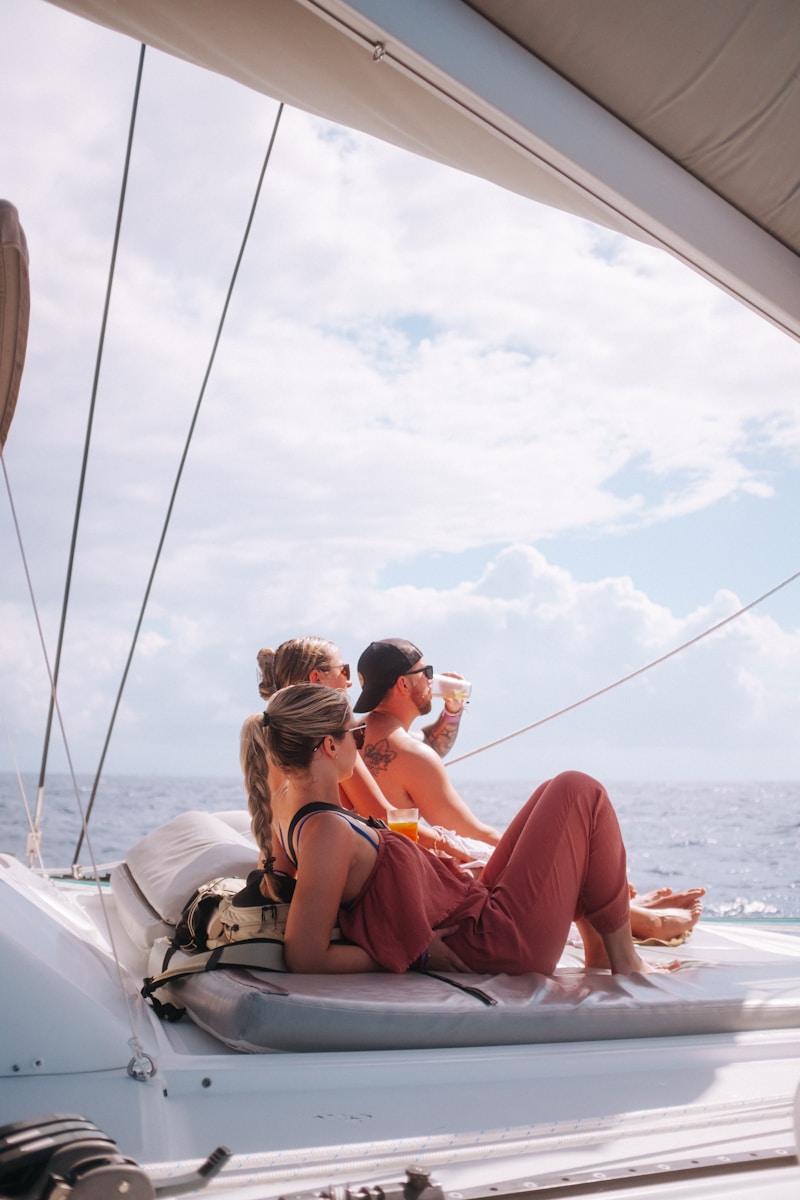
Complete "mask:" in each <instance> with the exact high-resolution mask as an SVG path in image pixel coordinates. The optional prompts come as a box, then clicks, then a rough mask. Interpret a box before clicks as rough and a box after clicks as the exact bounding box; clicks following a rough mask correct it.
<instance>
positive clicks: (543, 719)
mask: <svg viewBox="0 0 800 1200" xmlns="http://www.w3.org/2000/svg"><path fill="white" fill-rule="evenodd" d="M797 579H800V571H796V572H795V573H794V575H790V576H789V578H788V579H784V580H783V582H782V583H778V584H776V585H775V587H773V588H770V589H769V591H768V592H764V594H763V595H761V596H759V597H758V598H757V599H756V600H751V601H750V603H749V604H745V605H744V606H743V607H742V608H739V609H737V610H736V612H734V613H731V614H730V616H728V617H724V618H723V619H722V620H721V621H717V623H716V624H715V625H711V626H710V627H709V628H708V629H706V630H704V631H703V632H702V633H698V634H697V635H696V636H695V637H693V638H689V641H688V642H683V643H682V644H681V645H680V646H676V647H675V648H674V649H673V650H670V651H668V652H667V653H666V654H662V655H661V656H660V657H659V658H654V659H653V660H652V662H649V663H647V664H646V665H645V666H643V667H639V668H638V669H637V670H636V671H631V673H630V674H629V675H623V676H622V678H621V679H617V680H615V681H614V683H609V684H607V685H606V687H602V688H599V689H598V690H597V691H596V692H592V693H591V694H590V695H588V696H584V697H583V699H582V700H576V701H575V702H574V703H573V704H568V705H567V706H566V707H565V708H559V709H558V710H557V711H556V712H552V713H550V714H549V716H546V717H541V718H540V719H539V720H538V721H533V722H532V723H531V724H530V725H523V727H522V729H515V730H514V732H513V733H507V734H505V736H504V737H500V738H496V739H495V740H494V741H493V742H486V744H485V745H483V746H478V748H477V749H476V750H469V751H468V752H467V753H466V754H461V755H459V756H458V758H451V759H449V760H448V762H447V764H446V765H447V766H448V767H453V766H455V764H456V763H461V762H465V761H466V760H467V759H468V758H474V757H475V756H476V755H477V754H483V752H484V751H485V750H493V749H494V747H495V746H502V745H503V743H504V742H510V741H511V740H512V738H517V737H520V735H521V734H523V733H530V731H531V730H532V729H538V728H539V726H540V725H546V724H547V723H548V721H554V720H555V719H556V717H563V716H564V715H565V713H568V712H572V711H573V710H574V709H576V708H580V707H581V706H582V705H584V704H588V703H589V701H590V700H596V699H597V698H598V697H599V696H604V695H605V694H606V692H611V691H613V690H614V688H618V687H621V686H622V684H623V683H629V682H630V680H631V679H636V677H637V676H638V675H644V673H645V672H646V671H651V670H652V669H653V667H657V666H659V665H660V664H661V663H663V662H666V661H667V659H669V658H674V657H675V655H676V654H681V653H682V652H683V651H684V650H688V649H689V647H690V646H694V645H696V644H697V642H701V641H702V640H703V638H707V637H709V636H710V635H711V634H712V633H716V632H717V630H719V629H722V628H723V626H725V625H729V624H730V622H731V621H735V620H736V619H737V618H738V617H741V616H742V615H743V614H744V613H746V612H749V610H750V609H751V608H755V607H756V605H757V604H761V603H762V602H763V601H764V600H768V599H769V597H770V596H774V595H775V593H776V592H779V591H780V590H781V588H785V587H788V585H789V584H790V583H794V582H795V580H797Z"/></svg>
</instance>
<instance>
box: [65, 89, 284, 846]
mask: <svg viewBox="0 0 800 1200" xmlns="http://www.w3.org/2000/svg"><path fill="white" fill-rule="evenodd" d="M282 115H283V103H280V104H279V105H278V112H277V115H276V117H275V123H274V125H273V127H272V135H271V137H270V140H269V145H268V146H267V152H266V155H265V157H264V162H263V165H262V167H261V173H260V175H259V177H258V183H257V184H256V190H255V195H254V196H253V201H252V204H251V206H250V214H249V216H248V219H247V224H246V226H245V230H244V235H243V237H242V242H241V245H240V247H239V253H238V255H237V258H236V263H235V265H234V268H233V273H232V275H231V280H230V283H229V285H228V292H227V295H226V297H225V303H224V304H223V306H222V313H221V315H220V319H219V324H218V326H217V332H216V336H215V338H214V343H213V345H212V348H211V354H210V356H209V360H208V365H207V367H206V371H205V375H204V376H203V382H202V384H201V387H200V394H199V396H198V398H197V403H196V405H195V409H194V414H193V416H192V420H191V422H190V424H189V430H188V433H187V435H186V442H185V444H184V447H183V453H182V455H181V458H180V462H179V464H178V471H177V474H176V476H175V483H174V484H173V488H172V494H171V496H170V500H169V504H168V505H167V512H166V516H165V518H164V524H163V527H162V530H161V536H160V538H159V541H158V546H157V548H156V553H155V558H154V559H153V565H152V568H151V570H150V577H149V579H148V581H147V586H146V588H145V592H144V597H143V599H142V604H141V608H140V610H139V616H138V619H137V621H136V627H135V629H134V633H133V638H132V640H131V646H130V650H129V651H128V657H127V660H126V662H125V667H124V670H123V672H122V678H121V680H120V684H119V689H118V691H117V696H116V700H115V701H114V707H113V709H112V712H111V720H110V721H109V725H108V730H107V732H106V737H105V741H104V743H103V749H102V752H101V754H100V761H99V763H98V767H97V773H96V775H95V778H94V782H93V784H92V791H91V795H90V797H89V803H88V805H87V809H86V820H87V821H88V820H89V817H90V816H91V813H92V809H93V808H94V802H95V798H96V796H97V789H98V787H99V785H100V776H101V775H102V772H103V766H104V764H105V760H106V754H107V752H108V747H109V743H110V741H111V734H112V732H113V730H114V724H115V722H116V719H117V712H118V711H119V706H120V703H121V701H122V693H123V690H124V688H125V684H126V682H127V679H128V672H129V671H130V667H131V662H132V661H133V655H134V651H135V650H136V643H137V641H138V638H139V633H140V631H141V628H142V622H143V621H144V615H145V611H146V609H147V603H148V601H149V599H150V592H151V590H152V587H153V581H154V579H155V574H156V570H157V568H158V564H159V561H160V559H161V552H162V550H163V548H164V542H165V541H166V537H167V530H168V528H169V523H170V519H171V517H172V512H173V509H174V507H175V500H176V498H177V494H178V487H179V485H180V482H181V478H182V476H183V468H184V466H185V465H186V459H187V457H188V454H189V446H190V444H191V441H192V437H193V435H194V430H195V426H196V425H197V420H198V417H199V415H200V406H201V405H202V403H203V398H204V396H205V392H206V387H207V385H208V381H209V378H210V376H211V369H212V367H213V365H214V360H215V358H216V354H217V349H218V347H219V343H220V340H221V338H222V330H223V327H224V325H225V319H226V317H227V315H228V308H229V306H230V302H231V296H232V295H233V289H234V286H235V284H236V280H237V277H238V275H239V268H240V266H241V263H242V259H243V257H244V252H245V248H246V246H247V241H248V238H249V236H250V230H251V228H252V225H253V219H254V217H255V213H256V208H257V207H258V201H259V198H260V196H261V188H262V185H263V182H264V177H265V175H266V173H267V167H268V166H269V160H270V157H271V155H272V148H273V146H274V145H275V138H276V136H277V133H278V126H279V125H280V120H281V116H282ZM84 829H85V826H84ZM83 833H84V830H81V835H80V837H79V838H78V843H77V845H76V847H75V854H74V856H73V860H72V861H73V865H75V863H77V861H78V855H79V854H80V851H81V846H82V844H83Z"/></svg>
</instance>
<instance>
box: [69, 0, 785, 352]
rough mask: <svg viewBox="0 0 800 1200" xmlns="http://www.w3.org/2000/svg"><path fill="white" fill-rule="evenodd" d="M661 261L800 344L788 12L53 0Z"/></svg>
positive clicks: (562, 1)
mask: <svg viewBox="0 0 800 1200" xmlns="http://www.w3.org/2000/svg"><path fill="white" fill-rule="evenodd" d="M54 2H55V3H58V4H59V5H60V6H61V7H63V8H66V9H69V10H71V11H73V12H75V13H77V14H80V15H82V16H84V17H88V18H90V19H92V20H95V21H97V22H99V23H100V24H102V25H105V26H108V27H109V28H111V29H115V30H117V31H119V32H122V33H125V34H129V35H130V36H132V37H134V38H136V39H137V40H138V41H143V42H146V43H147V44H149V45H151V46H154V47H157V48H158V49H160V50H163V51H166V52H167V53H169V54H174V55H177V56H178V57H180V58H183V59H186V60H188V61H190V62H193V63H196V64H198V65H199V66H202V67H207V68H209V69H210V70H213V71H216V72H219V73H221V74H223V75H227V76H229V77H231V78H233V79H236V80H239V81H240V82H241V83H244V84H246V85H247V86H248V87H251V88H254V89H256V90H258V91H261V92H264V93H266V94H267V95H269V96H272V97H274V98H276V99H280V100H283V101H285V102H286V103H287V104H290V105H293V106H295V107H298V108H301V109H305V110H307V111H309V112H313V113H316V114H318V115H320V116H323V117H326V118H328V119H329V120H332V121H335V122H337V123H339V124H342V125H347V126H350V127H353V128H356V129H360V130H363V131H365V132H367V133H370V134H373V135H375V136H376V137H379V138H382V139H384V140H386V141H389V142H392V143H394V144H396V145H398V146H402V147H403V148H405V149H407V150H411V151H413V152H414V153H417V154H421V155H424V156H427V157H429V158H432V159H435V160H437V161H439V162H443V163H447V164H449V165H451V166H453V167H456V168H458V169H460V170H464V171H468V172H470V173H472V174H475V175H478V176H481V177H483V178H485V179H488V180H491V181H493V182H494V183H497V184H499V185H500V186H502V187H506V188H509V189H511V190H512V191H515V192H518V193H521V194H522V195H525V196H528V197H530V198H531V199H534V200H538V201H541V202H543V203H545V204H550V205H553V206H555V207H557V208H561V209H563V210H566V211H569V212H573V213H575V214H577V215H579V216H582V217H586V218H588V219H590V220H592V221H596V222H598V223H600V224H602V225H604V226H607V227H608V228H611V229H614V230H617V231H620V232H623V233H626V234H629V235H630V236H633V237H636V238H639V239H641V240H644V241H648V242H651V243H653V244H657V245H661V246H663V247H664V248H665V249H667V250H668V251H670V252H671V253H672V254H674V255H676V256H677V257H678V258H680V259H682V260H683V261H684V262H686V263H687V264H688V265H689V266H691V267H693V268H694V269H695V270H697V271H699V272H701V273H702V274H703V275H705V276H707V277H708V278H709V279H711V280H713V281H714V282H715V283H717V284H718V285H719V286H720V287H722V288H724V289H725V290H726V291H728V292H730V293H731V294H732V295H734V296H736V297H737V298H738V299H740V300H741V301H743V302H744V303H745V304H748V305H749V306H750V307H751V308H753V309H755V310H756V311H758V312H759V313H761V314H762V315H763V316H765V317H767V318H768V319H769V320H771V321H773V322H774V323H775V324H776V325H778V326H780V327H781V328H782V329H784V330H785V331H787V332H788V333H791V334H792V335H793V336H795V337H798V338H800V5H798V4H797V2H796V0H670V3H669V4H664V3H663V2H662V0H601V2H598V3H593V4H588V3H586V0H526V3H524V4H519V3H516V2H514V0H473V2H472V3H466V2H465V0H402V3H398V2H397V0H350V2H348V3H345V2H344V0H225V3H224V4H220V3H219V0H124V3H120V2H119V0H54Z"/></svg>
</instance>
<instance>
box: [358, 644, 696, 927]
mask: <svg viewBox="0 0 800 1200" xmlns="http://www.w3.org/2000/svg"><path fill="white" fill-rule="evenodd" d="M432 675H433V668H432V667H430V666H429V665H428V664H427V663H426V662H425V659H424V657H423V654H422V651H421V650H420V649H419V648H418V647H417V646H415V645H414V644H413V642H408V641H406V640H404V639H403V638H386V639H384V640H382V641H379V642H371V643H370V644H369V646H367V648H366V650H365V651H364V653H363V654H362V655H361V657H360V658H359V660H358V677H359V681H360V683H361V688H362V691H361V695H360V696H359V698H358V700H357V702H356V704H355V705H354V708H353V711H354V712H357V713H367V714H368V715H367V720H366V726H367V728H366V737H365V742H364V748H363V750H362V755H363V758H364V762H365V763H366V764H367V767H368V768H369V771H370V773H371V774H372V776H373V777H374V779H375V781H376V782H377V783H378V785H379V787H380V789H381V791H382V792H383V794H384V796H385V797H386V799H387V800H388V801H389V803H390V804H391V805H392V806H393V807H395V808H417V809H419V813H420V816H422V817H424V819H425V820H426V821H427V822H428V823H429V824H430V825H439V826H443V827H444V828H445V829H453V830H455V832H456V833H459V834H461V836H462V837H470V838H476V839H477V840H478V841H482V842H488V843H489V844H490V845H492V846H496V845H497V843H498V841H499V840H500V833H499V831H498V830H497V829H494V828H493V827H492V826H491V825H487V824H485V823H484V822H483V821H480V820H479V819H478V817H476V815H475V814H474V813H473V812H472V810H471V809H470V808H469V806H468V805H467V804H466V803H465V801H464V800H462V798H461V797H460V796H459V794H458V792H457V791H456V789H455V788H454V787H453V785H452V783H451V782H450V778H449V776H448V774H447V771H446V770H445V767H444V764H443V763H442V758H443V757H444V755H445V754H446V753H447V752H448V751H449V750H450V749H451V747H452V745H453V743H454V742H455V739H456V735H457V733H458V726H459V722H460V719H461V713H462V711H463V707H464V705H463V701H461V700H455V699H446V700H445V702H444V710H443V712H442V713H441V715H440V717H439V718H438V719H437V720H436V721H435V722H434V723H433V724H432V725H429V726H427V727H426V728H425V729H424V730H422V731H421V733H422V736H421V737H420V735H419V734H414V733H412V732H410V729H411V725H412V723H413V722H414V721H415V720H416V719H417V718H418V717H420V716H425V715H426V714H427V713H429V712H430V711H431V701H432V691H431V683H430V679H431V676H432ZM631 893H632V903H631V926H632V929H633V933H634V937H637V938H639V939H647V938H653V939H656V940H663V941H669V940H671V939H673V938H676V937H683V936H686V935H687V934H688V933H690V932H691V930H692V929H693V928H694V926H695V924H696V923H697V921H698V919H699V917H700V913H701V911H702V903H701V897H702V896H703V895H704V893H705V888H690V889H688V890H687V891H685V892H672V891H671V890H670V889H668V888H664V889H661V890H660V891H658V892H654V893H652V894H650V895H648V896H646V897H638V896H636V894H635V891H634V889H633V888H631ZM634 897H635V898H634Z"/></svg>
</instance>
